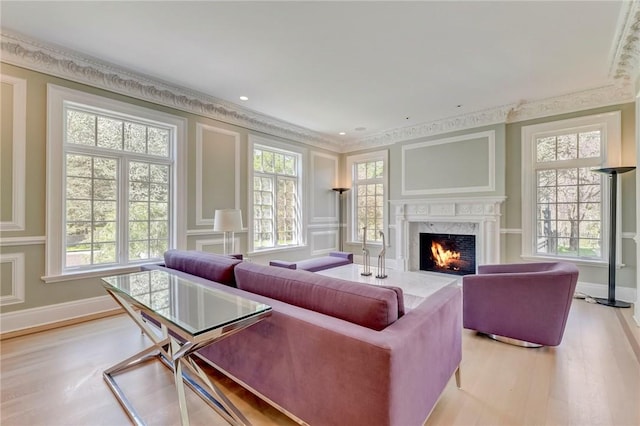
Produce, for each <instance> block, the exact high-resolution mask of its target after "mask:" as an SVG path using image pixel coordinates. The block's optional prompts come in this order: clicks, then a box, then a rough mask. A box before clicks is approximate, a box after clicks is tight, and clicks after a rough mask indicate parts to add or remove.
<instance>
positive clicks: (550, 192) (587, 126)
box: [522, 112, 620, 262]
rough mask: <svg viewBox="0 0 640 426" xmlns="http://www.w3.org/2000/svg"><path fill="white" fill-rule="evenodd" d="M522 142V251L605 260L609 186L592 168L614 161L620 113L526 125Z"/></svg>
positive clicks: (541, 255) (617, 158) (576, 258)
mask: <svg viewBox="0 0 640 426" xmlns="http://www.w3.org/2000/svg"><path fill="white" fill-rule="evenodd" d="M522 141H523V168H522V170H523V188H522V189H523V255H524V256H534V257H536V256H540V257H554V258H568V259H574V260H584V261H596V262H597V261H604V260H605V258H606V253H607V251H608V247H607V245H606V244H607V241H608V232H607V231H608V225H607V224H608V220H609V218H608V217H606V214H605V212H607V211H608V204H607V203H608V200H609V197H608V189H609V188H608V185H606V183H607V182H606V180H605V177H604V175H603V174H602V173H597V172H594V171H593V170H594V169H597V168H599V167H603V166H604V165H605V164H608V163H610V162H612V161H613V162H614V163H615V162H617V161H619V152H620V151H619V146H620V114H619V113H617V112H615V113H608V114H600V115H596V116H587V117H580V118H576V119H570V120H563V121H558V122H552V123H544V124H539V125H533V126H526V127H523V130H522ZM616 160H617V161H616Z"/></svg>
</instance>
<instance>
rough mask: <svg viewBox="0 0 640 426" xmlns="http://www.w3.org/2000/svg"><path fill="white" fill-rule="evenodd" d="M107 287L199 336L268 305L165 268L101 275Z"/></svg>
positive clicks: (234, 321) (262, 309)
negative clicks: (167, 270)
mask: <svg viewBox="0 0 640 426" xmlns="http://www.w3.org/2000/svg"><path fill="white" fill-rule="evenodd" d="M102 281H103V283H104V284H103V285H104V287H105V288H107V289H108V290H111V291H114V292H117V293H120V294H122V295H125V296H126V297H127V298H129V299H131V300H132V301H133V302H134V304H136V305H139V306H140V307H141V308H142V309H143V310H148V311H149V312H153V313H156V314H157V315H159V316H160V317H162V318H164V319H166V320H167V321H169V322H170V323H172V324H174V325H176V326H178V327H180V328H182V329H183V330H184V331H186V332H188V333H190V334H192V335H194V336H197V335H199V334H202V333H206V332H208V331H211V330H215V329H218V328H221V327H224V326H225V325H228V324H233V323H237V322H239V321H242V320H243V319H247V318H251V317H254V316H258V315H261V314H264V313H266V312H268V311H270V310H271V307H270V306H269V305H265V304H264V303H259V302H255V301H253V300H249V299H246V298H244V297H240V296H236V295H233V294H230V293H226V292H224V291H220V290H216V289H213V288H210V287H207V286H205V285H202V284H199V283H195V282H192V281H189V280H187V279H185V278H181V277H178V276H176V275H173V274H170V273H168V272H166V271H161V270H153V271H143V272H135V273H132V274H126V275H116V276H112V277H105V278H102Z"/></svg>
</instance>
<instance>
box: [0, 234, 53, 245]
mask: <svg viewBox="0 0 640 426" xmlns="http://www.w3.org/2000/svg"><path fill="white" fill-rule="evenodd" d="M46 241H47V237H45V236H34V237H2V238H0V247H15V246H32V245H39V244H44V243H45V242H46Z"/></svg>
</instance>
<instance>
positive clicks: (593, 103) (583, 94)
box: [506, 82, 635, 123]
mask: <svg viewBox="0 0 640 426" xmlns="http://www.w3.org/2000/svg"><path fill="white" fill-rule="evenodd" d="M628 102H635V96H634V92H633V87H632V86H631V85H630V84H623V83H622V82H620V83H616V84H611V85H609V86H604V87H598V88H596V89H591V90H583V91H580V92H575V93H570V94H566V95H561V96H555V97H553V98H547V99H542V100H539V101H532V102H523V103H522V104H520V105H517V106H515V107H514V108H513V110H512V111H511V112H510V113H509V116H508V117H507V120H506V122H507V123H514V122H517V121H524V120H532V119H534V118H541V117H549V116H553V115H559V114H566V113H569V112H575V111H583V110H587V109H591V108H599V107H604V106H609V105H618V104H624V103H628Z"/></svg>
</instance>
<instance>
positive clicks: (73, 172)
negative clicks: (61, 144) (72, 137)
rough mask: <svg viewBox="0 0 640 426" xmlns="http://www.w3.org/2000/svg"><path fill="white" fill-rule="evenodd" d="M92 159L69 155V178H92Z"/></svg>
mask: <svg viewBox="0 0 640 426" xmlns="http://www.w3.org/2000/svg"><path fill="white" fill-rule="evenodd" d="M91 168H92V166H91V157H89V156H87V155H74V154H67V176H78V177H91V175H92V173H91Z"/></svg>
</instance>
